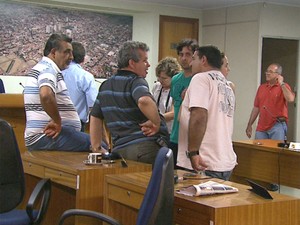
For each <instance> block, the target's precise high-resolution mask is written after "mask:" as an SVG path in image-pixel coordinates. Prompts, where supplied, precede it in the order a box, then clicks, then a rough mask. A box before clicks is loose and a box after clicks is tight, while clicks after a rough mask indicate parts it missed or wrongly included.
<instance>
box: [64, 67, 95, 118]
mask: <svg viewBox="0 0 300 225" xmlns="http://www.w3.org/2000/svg"><path fill="white" fill-rule="evenodd" d="M62 74H63V76H64V80H65V83H66V85H67V89H68V91H69V95H70V97H71V100H72V102H73V104H74V106H75V108H76V111H77V113H78V115H79V118H80V120H81V121H82V122H84V123H87V122H88V121H89V111H90V108H92V107H93V105H94V102H95V100H96V98H97V94H98V90H97V87H96V84H95V78H94V76H93V75H92V74H91V73H89V72H88V71H86V70H84V69H83V68H82V67H81V66H80V65H79V64H77V63H75V62H71V64H70V65H69V67H68V68H67V69H65V70H63V71H62Z"/></svg>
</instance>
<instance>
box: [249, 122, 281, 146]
mask: <svg viewBox="0 0 300 225" xmlns="http://www.w3.org/2000/svg"><path fill="white" fill-rule="evenodd" d="M286 134H287V125H286V123H285V122H276V123H275V124H274V126H273V127H272V128H271V129H270V130H267V131H256V132H255V139H273V140H281V141H284V140H285V136H286Z"/></svg>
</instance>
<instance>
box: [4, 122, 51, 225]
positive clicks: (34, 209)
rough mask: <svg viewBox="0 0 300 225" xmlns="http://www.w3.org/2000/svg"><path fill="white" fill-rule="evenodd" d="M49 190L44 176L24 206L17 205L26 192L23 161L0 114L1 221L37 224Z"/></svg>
mask: <svg viewBox="0 0 300 225" xmlns="http://www.w3.org/2000/svg"><path fill="white" fill-rule="evenodd" d="M50 192H51V182H50V180H49V179H43V180H41V181H40V182H39V183H38V184H37V185H36V186H35V188H34V190H33V192H32V194H31V195H30V197H29V200H28V203H27V206H26V210H21V209H16V208H17V206H18V205H19V204H20V203H21V202H22V200H23V198H24V193H25V180H24V171H23V164H22V159H21V155H20V151H19V147H18V144H17V141H16V137H15V134H14V131H13V129H12V127H11V126H10V125H9V123H7V122H6V121H4V120H2V119H1V118H0V225H29V224H31V225H38V224H40V223H41V221H42V219H43V217H44V215H45V212H46V210H47V207H48V203H49V199H50Z"/></svg>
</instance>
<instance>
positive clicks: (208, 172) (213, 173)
mask: <svg viewBox="0 0 300 225" xmlns="http://www.w3.org/2000/svg"><path fill="white" fill-rule="evenodd" d="M204 172H205V175H206V176H210V177H213V178H219V179H222V180H229V178H230V176H231V174H232V170H231V171H224V172H218V171H211V170H204Z"/></svg>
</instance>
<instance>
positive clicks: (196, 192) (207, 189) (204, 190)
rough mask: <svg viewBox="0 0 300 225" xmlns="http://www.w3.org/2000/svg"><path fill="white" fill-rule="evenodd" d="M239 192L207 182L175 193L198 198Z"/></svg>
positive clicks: (222, 185)
mask: <svg viewBox="0 0 300 225" xmlns="http://www.w3.org/2000/svg"><path fill="white" fill-rule="evenodd" d="M238 191H239V190H238V189H237V188H235V187H231V186H229V185H225V184H221V183H218V182H215V181H207V182H205V183H201V184H196V185H191V186H188V187H184V188H182V189H180V190H178V191H177V193H178V194H183V195H187V196H200V195H212V194H225V193H232V192H238Z"/></svg>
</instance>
